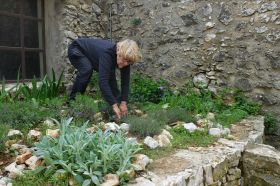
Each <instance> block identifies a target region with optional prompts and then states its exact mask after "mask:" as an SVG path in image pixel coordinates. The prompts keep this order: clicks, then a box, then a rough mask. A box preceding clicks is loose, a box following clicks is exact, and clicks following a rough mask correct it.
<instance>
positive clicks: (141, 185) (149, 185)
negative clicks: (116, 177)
mask: <svg viewBox="0 0 280 186" xmlns="http://www.w3.org/2000/svg"><path fill="white" fill-rule="evenodd" d="M135 182H136V183H133V184H128V186H156V184H155V183H153V182H151V181H150V180H148V179H146V178H143V177H138V178H136V179H135Z"/></svg>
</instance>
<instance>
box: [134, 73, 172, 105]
mask: <svg viewBox="0 0 280 186" xmlns="http://www.w3.org/2000/svg"><path fill="white" fill-rule="evenodd" d="M169 93H170V91H169V89H168V88H167V86H166V83H165V82H164V81H159V82H156V81H154V80H152V79H151V78H149V77H145V76H143V75H140V74H135V75H133V77H132V79H131V93H130V100H131V101H132V102H152V103H159V102H160V101H161V100H162V99H163V98H164V97H165V96H166V95H168V94H169Z"/></svg>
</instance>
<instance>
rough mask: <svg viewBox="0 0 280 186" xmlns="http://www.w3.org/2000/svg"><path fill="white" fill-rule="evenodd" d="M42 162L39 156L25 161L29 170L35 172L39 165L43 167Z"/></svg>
mask: <svg viewBox="0 0 280 186" xmlns="http://www.w3.org/2000/svg"><path fill="white" fill-rule="evenodd" d="M41 163H42V160H41V159H40V158H38V157H37V156H32V157H30V158H29V159H28V160H26V161H25V164H26V165H28V168H29V169H31V170H34V169H35V168H37V167H38V166H39V165H41Z"/></svg>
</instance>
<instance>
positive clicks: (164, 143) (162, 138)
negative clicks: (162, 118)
mask: <svg viewBox="0 0 280 186" xmlns="http://www.w3.org/2000/svg"><path fill="white" fill-rule="evenodd" d="M154 139H155V140H156V141H157V142H158V144H159V146H160V147H168V146H171V142H170V140H169V138H168V136H166V135H163V134H160V135H158V136H154Z"/></svg>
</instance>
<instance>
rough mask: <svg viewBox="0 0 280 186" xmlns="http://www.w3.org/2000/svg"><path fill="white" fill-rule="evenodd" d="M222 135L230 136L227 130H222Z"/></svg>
mask: <svg viewBox="0 0 280 186" xmlns="http://www.w3.org/2000/svg"><path fill="white" fill-rule="evenodd" d="M222 134H223V135H229V134H230V129H229V128H224V129H223V130H222Z"/></svg>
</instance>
